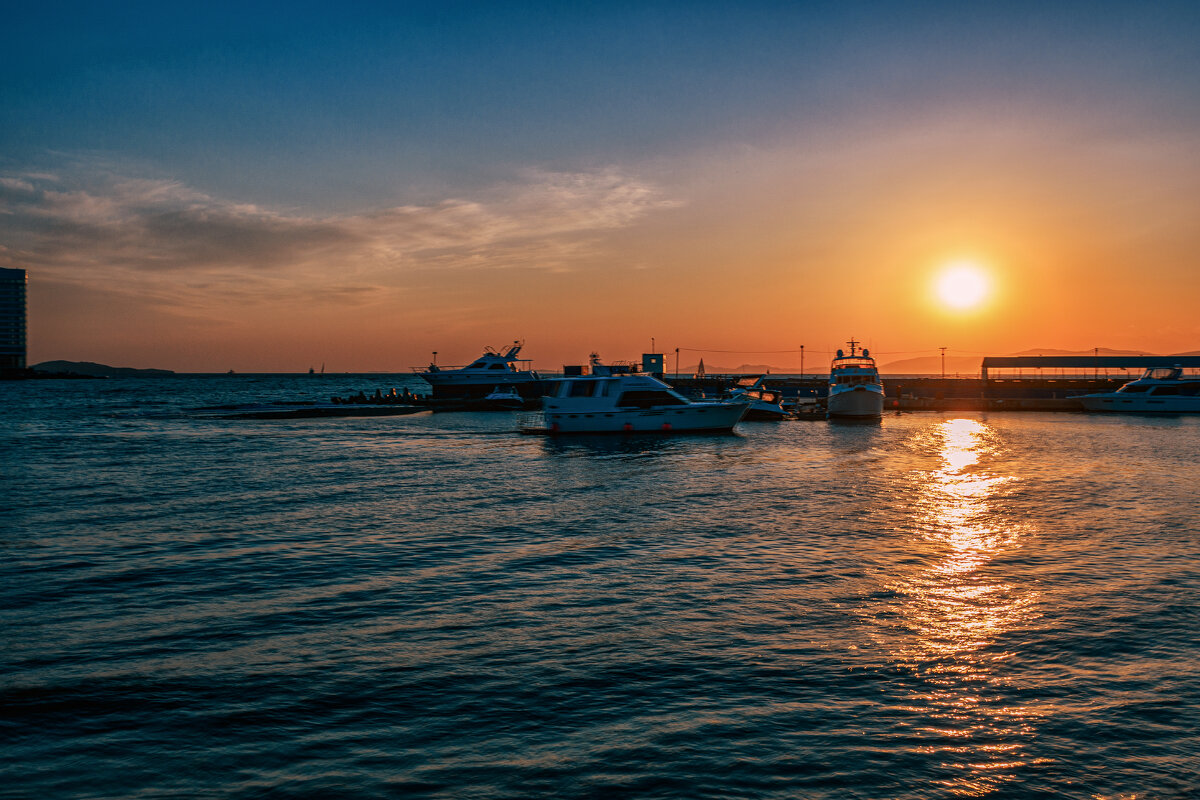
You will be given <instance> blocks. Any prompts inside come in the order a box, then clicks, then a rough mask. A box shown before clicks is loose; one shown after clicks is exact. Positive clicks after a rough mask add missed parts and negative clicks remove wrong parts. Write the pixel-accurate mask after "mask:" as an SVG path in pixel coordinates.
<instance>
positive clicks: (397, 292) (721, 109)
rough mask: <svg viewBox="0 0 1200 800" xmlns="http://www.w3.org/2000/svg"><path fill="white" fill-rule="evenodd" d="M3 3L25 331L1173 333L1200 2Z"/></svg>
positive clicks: (545, 361)
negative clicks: (960, 271) (972, 295)
mask: <svg viewBox="0 0 1200 800" xmlns="http://www.w3.org/2000/svg"><path fill="white" fill-rule="evenodd" d="M5 16H6V23H5V25H4V26H3V28H0V45H2V46H0V266H3V267H17V268H22V269H26V270H27V271H28V273H29V363H31V364H32V363H37V362H39V361H43V360H50V359H67V360H76V361H96V362H100V363H107V364H112V365H116V366H133V367H157V368H164V369H174V370H176V371H184V372H194V371H218V372H224V371H226V370H228V369H234V370H237V371H240V372H241V371H246V372H253V371H279V372H299V371H304V370H307V369H308V368H309V367H310V366H316V367H318V368H319V367H320V365H322V364H324V365H325V366H326V368H327V370H328V371H336V372H354V371H407V369H408V368H409V367H412V366H418V365H423V364H426V363H428V361H429V360H430V358H431V353H432V352H433V351H435V350H436V351H438V362H439V363H442V364H465V363H468V362H469V361H470V360H471V359H472V358H474V357H475V356H476V355H478V353H479V352H481V351H482V349H483V347H484V346H485V345H490V346H496V347H499V346H502V345H504V344H506V343H507V342H510V341H513V340H524V341H525V343H526V344H525V350H524V355H526V356H528V357H531V358H533V359H534V360H535V366H538V367H541V368H545V369H554V368H557V367H559V366H560V365H562V364H577V363H582V362H584V361H586V358H587V354H588V353H589V352H592V351H598V352H599V353H600V354H601V356H602V357H605V358H607V359H610V360H617V359H624V358H633V357H635V356H636V355H637V354H639V353H641V352H645V351H648V350H649V349H650V347H651V346H652V343H653V346H654V347H655V349H657V350H659V351H664V352H667V353H669V354H671V355H670V357H669V359H668V364H669V365H670V363H671V361H672V360H673V356H674V350H675V348H680V351H681V356H680V358H681V360H682V361H683V362H684V363H694V362H695V361H696V360H697V359H698V358H700V357H703V358H705V360H706V361H707V362H708V363H723V364H739V363H747V362H749V363H773V364H776V365H780V366H787V365H793V364H795V363H798V360H799V357H798V354H797V353H796V351H798V350H799V348H800V346H801V345H804V346H805V350H806V353H807V357H808V358H809V359H813V360H817V361H819V360H821V359H827V358H828V357H829V351H831V350H833V349H835V348H837V347H840V346H843V344H842V343H843V342H845V341H846V340H847V339H849V338H851V337H855V338H857V339H858V340H859V341H863V342H865V343H867V344H868V346H870V347H871V348H873V349H874V351H875V353H876V354H877V355H878V356H881V360H897V359H902V358H910V357H914V356H921V355H934V354H937V353H938V352H939V351H938V348H939V347H947V348H948V352H949V353H950V354H951V355H952V356H953V355H959V356H971V357H974V356H975V355H980V356H982V355H984V354H994V355H999V354H1005V353H1012V352H1019V351H1023V350H1026V349H1030V348H1033V349H1036V348H1057V349H1064V350H1091V349H1092V348H1093V347H1108V348H1117V349H1126V350H1137V351H1145V352H1159V353H1174V352H1183V351H1192V350H1200V314H1198V313H1197V312H1196V307H1197V305H1196V300H1197V298H1200V260H1198V254H1200V46H1198V45H1197V42H1200V4H1197V3H1190V2H1189V3H1165V2H1162V3H1154V2H1146V3H1128V2H1120V3H1110V2H1098V1H1095V0H1093V2H1055V3H1044V2H1014V3H999V2H998V3H962V2H919V1H918V2H906V3H895V2H888V3H874V2H852V1H846V2H828V3H826V2H802V1H799V0H797V1H795V2H786V3H773V2H757V3H756V2H742V3H736V4H733V3H704V2H669V3H666V2H652V1H648V2H637V3H620V2H604V3H586V2H572V3H561V2H560V3H549V2H548V3H518V2H494V1H493V2H479V3H468V2H429V3H426V2H391V3H358V2H340V3H336V4H335V3H289V4H286V5H283V4H259V3H254V2H239V3H236V4H232V3H228V4H227V3H219V2H217V3H204V4H185V5H180V6H177V5H172V4H163V3H117V4H113V5H111V6H110V5H107V4H95V3H87V4H70V3H58V2H46V3H38V4H25V5H24V6H23V7H20V8H17V7H14V8H12V9H9V10H8V11H6V15H5ZM956 263H957V264H961V263H970V264H973V265H974V267H973V268H974V269H976V270H977V271H978V273H979V274H980V275H981V276H983V278H984V279H985V281H986V285H987V291H986V292H985V293H984V296H983V297H982V299H981V300H980V301H979V302H978V303H977V304H975V305H972V306H970V307H968V308H957V307H954V306H953V305H952V304H949V303H947V302H946V301H945V300H944V298H940V297H939V295H938V293H937V291H936V281H937V279H938V277H939V275H940V274H941V273H942V272H943V271H944V270H945V269H946V268H947V267H948V266H949V265H951V264H956ZM812 364H813V361H812V360H810V361H809V364H808V366H809V368H810V369H811V368H812Z"/></svg>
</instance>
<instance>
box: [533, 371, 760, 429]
mask: <svg viewBox="0 0 1200 800" xmlns="http://www.w3.org/2000/svg"><path fill="white" fill-rule="evenodd" d="M749 405H750V404H749V402H747V401H717V400H710V401H695V400H688V399H687V398H686V397H684V396H683V395H681V394H679V393H678V392H676V391H675V390H674V389H672V388H671V387H670V386H668V385H667V384H666V383H663V382H662V381H660V380H658V379H657V378H654V377H651V376H650V375H646V374H640V373H628V372H624V371H617V370H614V369H612V368H609V367H606V366H604V365H603V364H601V363H600V360H599V358H598V357H597V356H596V355H595V354H594V353H593V354H592V369H591V375H588V376H585V377H578V378H564V379H562V380H560V381H559V382H558V384H557V386H556V387H555V389H554V391H553V392H552V393H551V394H550V395H549V396H547V397H545V398H543V400H542V407H543V412H542V413H543V416H544V417H545V420H546V425H547V426H548V431H547V432H549V433H624V432H650V431H661V432H702V431H728V430H731V429H732V428H733V426H734V425H736V424H737V422H738V420H740V419H741V418H742V416H743V415H744V414H745V413H746V409H747V408H749Z"/></svg>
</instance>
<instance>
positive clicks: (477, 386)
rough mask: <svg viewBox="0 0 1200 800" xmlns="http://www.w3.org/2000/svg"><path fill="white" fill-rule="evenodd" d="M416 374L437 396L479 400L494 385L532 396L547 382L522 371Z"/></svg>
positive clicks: (547, 385)
mask: <svg viewBox="0 0 1200 800" xmlns="http://www.w3.org/2000/svg"><path fill="white" fill-rule="evenodd" d="M419 374H420V376H421V378H422V379H424V381H425V382H426V383H428V384H429V386H430V388H431V389H432V392H431V394H432V396H433V397H434V398H435V399H437V400H472V399H479V400H481V399H483V398H484V397H486V396H487V395H489V394H491V393H492V392H493V391H494V390H495V389H496V387H497V386H502V387H504V388H512V389H516V390H517V393H518V394H520V395H521V397H523V398H525V399H527V400H533V399H536V398H538V397H541V396H542V395H544V394H545V393H546V390H547V388H548V387H549V385H550V382H549V381H545V380H542V379H541V378H539V377H537V376H534V375H530V374H529V373H521V372H511V373H507V374H505V373H501V374H499V375H483V376H480V375H458V374H455V373H454V372H452V371H446V372H422V373H419Z"/></svg>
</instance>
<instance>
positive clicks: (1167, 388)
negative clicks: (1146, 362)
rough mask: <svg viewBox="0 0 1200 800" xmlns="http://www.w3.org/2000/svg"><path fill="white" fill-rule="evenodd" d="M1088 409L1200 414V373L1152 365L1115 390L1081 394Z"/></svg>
mask: <svg viewBox="0 0 1200 800" xmlns="http://www.w3.org/2000/svg"><path fill="white" fill-rule="evenodd" d="M1079 402H1081V403H1083V407H1084V408H1086V409H1087V410H1088V411H1126V412H1131V413H1135V414H1200V375H1184V374H1183V367H1178V366H1176V367H1151V368H1150V369H1148V370H1146V371H1145V372H1144V373H1142V376H1141V377H1140V378H1138V379H1137V380H1133V381H1130V382H1129V383H1127V384H1125V385H1124V386H1122V387H1121V388H1120V389H1117V390H1116V391H1115V392H1100V393H1098V394H1085V395H1083V396H1082V397H1080V398H1079Z"/></svg>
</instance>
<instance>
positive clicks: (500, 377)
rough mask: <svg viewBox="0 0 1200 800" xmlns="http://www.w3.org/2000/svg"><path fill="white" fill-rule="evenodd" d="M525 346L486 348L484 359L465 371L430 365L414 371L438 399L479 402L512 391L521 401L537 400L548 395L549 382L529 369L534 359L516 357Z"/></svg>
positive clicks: (463, 368) (481, 358) (480, 359)
mask: <svg viewBox="0 0 1200 800" xmlns="http://www.w3.org/2000/svg"><path fill="white" fill-rule="evenodd" d="M523 344H524V343H523V342H513V343H512V344H511V345H509V346H508V347H507V348H505V349H504V351H503V352H501V351H498V350H493V349H492V348H490V347H488V348H485V349H484V353H483V355H481V356H480V357H479V358H477V359H475V361H473V362H472V363H471V364H468V365H467V366H465V367H439V366H438V365H437V364H430V365H429V367H428V368H426V369H424V370H422V369H421V368H420V367H414V368H413V371H414V372H416V373H417V374H418V375H420V376H421V377H422V378H423V379H424V380H425V382H426V383H428V384H429V385H430V387H431V388H432V389H433V392H432V394H433V397H434V398H437V399H456V400H465V399H471V398H475V399H478V398H482V397H485V396H486V395H487V394H489V393H490V392H492V391H493V390H494V389H495V388H496V387H505V388H512V389H515V390H516V391H517V392H518V393H519V394H520V395H521V397H524V398H536V397H539V396H541V395H542V394H543V393H544V392H545V389H546V386H547V385H548V382H547V381H546V380H545V379H543V378H542V377H541V376H540V375H538V373H537V372H535V371H534V370H532V369H528V368H527V365H528V364H529V363H530V361H531V359H528V358H518V357H517V355H518V354H519V353H520V352H521V347H522V346H523ZM518 365H521V366H518Z"/></svg>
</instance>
